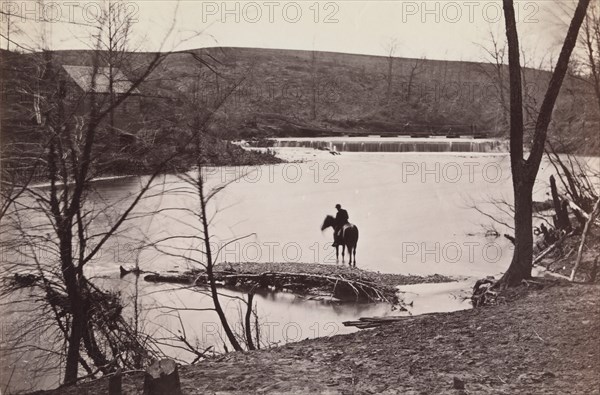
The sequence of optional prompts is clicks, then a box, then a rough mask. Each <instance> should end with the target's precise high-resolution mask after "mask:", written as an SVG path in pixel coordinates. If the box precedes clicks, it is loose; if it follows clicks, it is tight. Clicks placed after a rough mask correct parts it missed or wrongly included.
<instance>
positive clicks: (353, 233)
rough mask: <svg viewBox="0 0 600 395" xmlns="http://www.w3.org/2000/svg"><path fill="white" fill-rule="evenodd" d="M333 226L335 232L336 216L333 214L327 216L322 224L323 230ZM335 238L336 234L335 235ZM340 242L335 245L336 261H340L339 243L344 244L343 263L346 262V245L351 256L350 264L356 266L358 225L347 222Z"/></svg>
mask: <svg viewBox="0 0 600 395" xmlns="http://www.w3.org/2000/svg"><path fill="white" fill-rule="evenodd" d="M330 226H331V227H332V228H333V229H334V232H335V218H333V217H332V216H331V215H328V216H326V217H325V221H323V225H321V231H323V230H325V229H327V228H329V227H330ZM334 239H335V236H334ZM339 241H340V242H339V243H336V246H335V259H336V262H339V245H340V244H341V245H342V263H343V262H344V253H345V251H346V247H348V255H349V256H350V261H349V262H348V265H350V266H352V264H353V263H354V267H356V245H357V244H358V228H357V227H356V225H353V224H347V225H344V227H343V228H342V235H341V238H340V240H339Z"/></svg>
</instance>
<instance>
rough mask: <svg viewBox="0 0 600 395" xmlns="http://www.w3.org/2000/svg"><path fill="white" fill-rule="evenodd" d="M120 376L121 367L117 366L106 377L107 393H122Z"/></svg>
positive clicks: (116, 394)
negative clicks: (107, 377)
mask: <svg viewBox="0 0 600 395" xmlns="http://www.w3.org/2000/svg"><path fill="white" fill-rule="evenodd" d="M122 377H123V375H122V374H121V368H118V369H117V371H116V372H115V374H114V375H113V376H111V377H110V378H109V379H108V395H121V394H122V386H121V383H122Z"/></svg>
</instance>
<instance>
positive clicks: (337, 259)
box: [335, 246, 340, 263]
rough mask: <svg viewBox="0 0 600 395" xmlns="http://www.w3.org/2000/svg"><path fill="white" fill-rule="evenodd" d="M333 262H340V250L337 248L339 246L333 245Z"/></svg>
mask: <svg viewBox="0 0 600 395" xmlns="http://www.w3.org/2000/svg"><path fill="white" fill-rule="evenodd" d="M335 263H340V250H339V246H335Z"/></svg>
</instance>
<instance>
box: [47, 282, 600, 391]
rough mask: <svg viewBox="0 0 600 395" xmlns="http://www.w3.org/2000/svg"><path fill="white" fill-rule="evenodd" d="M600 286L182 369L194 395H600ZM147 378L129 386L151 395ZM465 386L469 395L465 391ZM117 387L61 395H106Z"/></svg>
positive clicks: (534, 293)
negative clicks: (145, 384)
mask: <svg viewBox="0 0 600 395" xmlns="http://www.w3.org/2000/svg"><path fill="white" fill-rule="evenodd" d="M599 301H600V286H598V285H573V286H569V285H559V286H552V287H547V288H545V289H542V290H534V289H529V290H527V292H526V293H525V294H524V295H521V296H520V297H519V298H516V299H515V300H512V299H510V298H509V300H508V301H507V302H506V303H505V304H502V305H499V306H493V307H485V308H479V309H475V310H467V311H459V312H454V313H440V314H430V315H422V316H417V317H410V318H407V319H406V320H404V321H402V322H399V323H394V324H390V325H387V326H384V327H381V328H376V329H372V330H364V331H361V332H357V333H354V334H350V335H340V336H333V337H329V338H321V339H316V340H305V341H302V342H299V343H293V344H288V345H285V346H282V347H279V348H274V349H271V350H260V351H255V352H249V353H232V354H228V355H225V356H223V357H220V358H216V359H212V360H209V361H204V362H200V363H198V364H197V365H195V366H184V367H182V368H181V381H182V386H183V389H184V393H185V394H214V393H217V392H218V393H221V394H226V393H228V394H252V393H278V394H279V393H286V394H288V393H291V394H307V393H328V394H354V393H356V394H363V393H364V394H369V393H387V394H480V393H486V394H489V393H492V394H516V393H523V394H533V393H535V394H564V393H570V394H584V393H585V394H598V393H600V314H599ZM142 383H143V379H142V375H141V374H139V373H138V374H133V375H130V376H127V377H126V378H125V380H124V390H125V391H126V392H124V393H128V394H138V393H139V394H141V388H142ZM463 387H464V389H462V388H463ZM107 388H108V384H107V381H106V380H105V379H101V380H99V381H96V382H94V383H89V384H81V385H79V386H78V387H76V388H70V389H68V390H67V389H62V390H59V391H56V392H54V393H55V394H59V393H60V394H91V395H95V394H103V393H106V389H107Z"/></svg>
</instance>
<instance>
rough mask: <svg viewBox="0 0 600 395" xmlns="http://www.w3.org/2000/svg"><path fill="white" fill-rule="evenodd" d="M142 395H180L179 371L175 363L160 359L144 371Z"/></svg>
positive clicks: (170, 360)
mask: <svg viewBox="0 0 600 395" xmlns="http://www.w3.org/2000/svg"><path fill="white" fill-rule="evenodd" d="M144 395H181V384H180V382H179V371H178V370H177V364H176V363H175V361H173V360H172V359H162V360H160V361H156V362H154V363H153V364H152V365H150V366H149V367H148V369H146V375H145V377H144Z"/></svg>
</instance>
